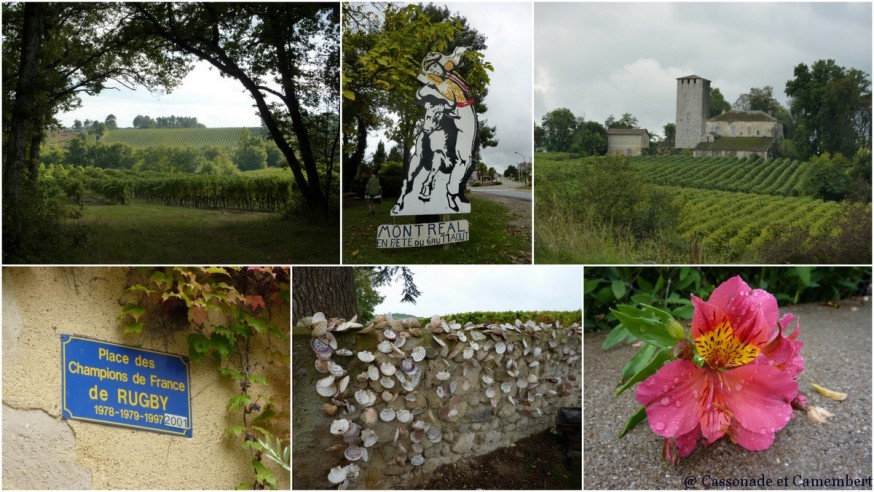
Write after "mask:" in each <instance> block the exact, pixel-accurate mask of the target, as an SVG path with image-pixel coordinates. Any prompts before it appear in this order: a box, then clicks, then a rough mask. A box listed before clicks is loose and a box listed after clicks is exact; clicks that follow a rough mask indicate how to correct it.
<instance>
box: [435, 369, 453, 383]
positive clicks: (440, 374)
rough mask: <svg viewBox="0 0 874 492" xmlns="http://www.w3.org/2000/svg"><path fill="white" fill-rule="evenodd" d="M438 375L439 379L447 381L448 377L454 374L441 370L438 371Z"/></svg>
mask: <svg viewBox="0 0 874 492" xmlns="http://www.w3.org/2000/svg"><path fill="white" fill-rule="evenodd" d="M436 377H437V379H439V380H440V381H446V380H447V379H449V378H451V377H452V375H451V374H449V373H448V372H446V371H440V372H438V373H437V374H436Z"/></svg>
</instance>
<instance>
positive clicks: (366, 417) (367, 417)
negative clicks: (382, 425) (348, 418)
mask: <svg viewBox="0 0 874 492" xmlns="http://www.w3.org/2000/svg"><path fill="white" fill-rule="evenodd" d="M378 418H379V414H377V413H376V410H375V409H374V408H368V409H367V410H365V411H364V412H362V413H361V420H363V421H364V423H365V424H367V425H373V424H375V423H376V421H377V419H378Z"/></svg>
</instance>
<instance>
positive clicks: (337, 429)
mask: <svg viewBox="0 0 874 492" xmlns="http://www.w3.org/2000/svg"><path fill="white" fill-rule="evenodd" d="M349 424H351V422H349V421H348V420H346V419H336V420H334V421H333V422H331V434H334V435H335V436H339V435H341V434H343V433H345V432H346V431H347V430H349Z"/></svg>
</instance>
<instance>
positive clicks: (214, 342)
mask: <svg viewBox="0 0 874 492" xmlns="http://www.w3.org/2000/svg"><path fill="white" fill-rule="evenodd" d="M209 345H210V347H212V349H213V350H215V351H216V353H218V354H219V357H221V358H225V357H227V356H228V355H230V353H231V351H232V350H233V349H234V344H233V343H232V342H231V341H230V340H228V339H227V338H225V337H224V336H222V335H219V334H217V333H213V335H212V337H210V339H209Z"/></svg>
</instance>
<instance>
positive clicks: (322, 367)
mask: <svg viewBox="0 0 874 492" xmlns="http://www.w3.org/2000/svg"><path fill="white" fill-rule="evenodd" d="M330 365H331V361H330V360H322V359H316V372H320V373H322V374H327V373H328V366H330Z"/></svg>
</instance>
